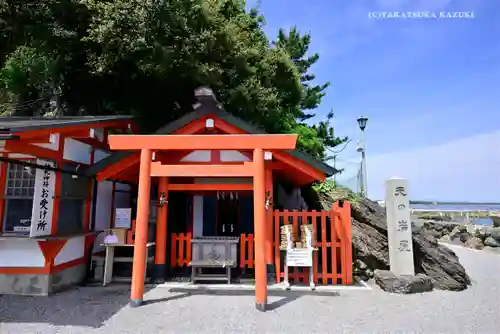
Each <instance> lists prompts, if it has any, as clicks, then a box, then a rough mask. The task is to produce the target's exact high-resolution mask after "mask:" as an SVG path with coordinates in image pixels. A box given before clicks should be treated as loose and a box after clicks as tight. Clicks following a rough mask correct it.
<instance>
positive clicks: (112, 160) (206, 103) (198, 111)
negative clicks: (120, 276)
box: [85, 88, 337, 177]
mask: <svg viewBox="0 0 500 334" xmlns="http://www.w3.org/2000/svg"><path fill="white" fill-rule="evenodd" d="M204 89H206V88H200V89H198V90H197V91H196V98H197V99H198V101H199V102H198V103H197V104H195V106H194V107H195V110H194V111H192V112H190V113H188V114H186V115H184V116H182V117H180V118H178V119H177V120H175V121H173V122H171V123H168V124H166V125H165V126H163V127H161V128H160V129H158V130H157V131H156V132H154V133H152V134H154V135H168V134H172V133H174V132H175V131H177V130H179V129H181V128H183V127H184V126H186V125H188V124H190V123H192V122H194V121H196V120H198V119H201V118H203V117H204V116H208V115H213V116H215V117H217V118H219V119H221V120H223V121H225V122H227V123H229V124H231V125H233V126H235V127H237V128H239V129H241V130H243V131H245V132H246V133H248V134H266V133H265V132H263V131H261V130H259V129H257V128H256V127H254V126H253V125H251V124H250V123H248V122H245V121H244V120H242V119H240V118H238V117H236V116H234V115H231V114H230V113H228V112H227V111H225V110H224V108H223V106H222V105H221V104H220V103H219V102H218V101H217V100H216V99H215V97H213V96H207V95H203V94H204V93H205V92H204V91H203V90H204ZM200 91H201V94H200ZM200 95H201V96H200ZM285 152H286V153H288V154H290V155H291V156H293V157H294V158H296V159H299V160H302V161H303V162H305V163H307V164H309V165H310V166H311V167H313V168H315V169H317V170H319V171H321V172H323V173H324V174H325V175H326V176H332V175H333V174H335V173H337V170H336V169H335V168H333V167H332V166H330V165H328V164H326V163H324V162H322V161H320V160H317V159H315V158H314V157H312V156H311V155H309V154H307V153H304V152H301V151H299V150H297V149H295V150H288V151H285ZM132 154H134V152H133V151H118V152H115V153H113V154H111V155H110V156H108V157H106V158H105V159H102V160H100V161H98V162H97V163H95V164H94V165H92V166H90V167H89V168H87V170H86V171H85V174H86V175H87V176H90V177H92V176H95V175H96V174H97V173H99V172H100V171H102V170H104V169H106V168H107V167H109V166H111V165H114V164H116V163H118V162H119V161H121V160H122V159H125V158H127V157H129V156H131V155H132Z"/></svg>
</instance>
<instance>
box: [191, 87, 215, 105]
mask: <svg viewBox="0 0 500 334" xmlns="http://www.w3.org/2000/svg"><path fill="white" fill-rule="evenodd" d="M194 96H195V97H196V99H197V100H198V101H199V102H201V103H206V102H215V103H218V102H217V98H216V97H215V94H214V92H213V90H212V89H210V88H208V87H204V86H202V87H199V88H197V89H195V90H194Z"/></svg>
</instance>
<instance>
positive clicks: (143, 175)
mask: <svg viewBox="0 0 500 334" xmlns="http://www.w3.org/2000/svg"><path fill="white" fill-rule="evenodd" d="M151 158H152V153H151V150H150V149H142V150H141V162H140V169H139V192H138V194H137V219H136V221H137V222H136V226H135V242H134V260H133V266H132V289H131V293H130V306H132V307H137V306H139V305H141V304H142V300H143V297H144V279H145V274H146V273H145V271H146V257H147V247H146V245H147V242H148V220H149V205H150V202H149V197H150V191H151Z"/></svg>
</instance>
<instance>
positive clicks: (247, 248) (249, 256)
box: [240, 234, 255, 269]
mask: <svg viewBox="0 0 500 334" xmlns="http://www.w3.org/2000/svg"><path fill="white" fill-rule="evenodd" d="M254 242H255V241H254V239H253V234H248V235H247V234H242V235H241V237H240V268H250V269H251V268H253V266H254V263H255V260H254V259H255V253H254V247H253V246H254Z"/></svg>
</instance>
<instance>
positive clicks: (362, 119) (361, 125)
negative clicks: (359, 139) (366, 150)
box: [358, 116, 368, 131]
mask: <svg viewBox="0 0 500 334" xmlns="http://www.w3.org/2000/svg"><path fill="white" fill-rule="evenodd" d="M366 122H368V118H366V117H363V116H361V117H360V118H358V125H359V128H360V129H361V131H364V130H365V128H366Z"/></svg>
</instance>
